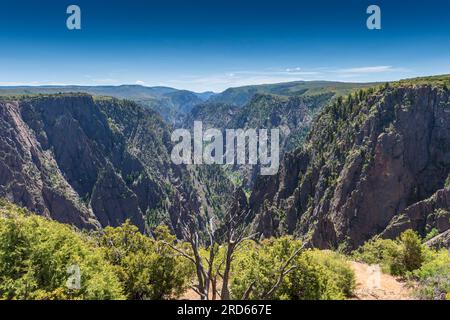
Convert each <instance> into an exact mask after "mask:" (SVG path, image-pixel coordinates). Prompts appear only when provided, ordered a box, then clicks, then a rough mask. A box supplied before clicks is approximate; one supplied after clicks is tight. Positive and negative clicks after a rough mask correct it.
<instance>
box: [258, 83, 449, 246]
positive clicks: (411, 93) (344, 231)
mask: <svg viewBox="0 0 450 320" xmlns="http://www.w3.org/2000/svg"><path fill="white" fill-rule="evenodd" d="M449 172H450V98H449V91H448V89H447V88H446V87H445V86H442V85H432V84H431V85H414V84H408V83H402V84H396V85H395V86H394V87H391V86H386V87H383V88H380V89H377V90H376V91H373V90H364V91H360V92H357V93H356V94H354V95H351V96H349V97H348V98H347V99H342V100H341V99H338V101H336V102H335V103H333V104H331V105H330V106H328V107H327V108H326V109H325V111H324V112H322V114H321V115H320V116H319V117H318V119H317V121H316V122H315V123H314V125H313V129H312V131H311V133H310V135H309V138H308V140H307V143H306V144H305V146H304V148H302V149H300V150H297V151H296V152H294V153H292V154H289V155H286V157H285V159H284V161H283V163H282V168H281V169H280V172H279V174H278V176H275V177H272V178H266V179H263V180H261V181H259V182H258V183H257V184H256V187H255V190H254V192H253V194H252V198H251V199H250V202H251V206H252V208H253V211H254V214H255V228H257V229H261V230H262V234H263V235H264V236H271V235H274V234H283V233H290V234H294V235H297V236H299V237H301V238H302V239H304V240H305V241H306V242H307V243H308V244H310V245H311V246H317V247H321V248H327V247H337V246H339V245H342V244H345V245H346V246H347V247H348V248H355V247H357V246H359V245H361V244H362V243H364V241H366V240H368V239H370V238H372V237H373V236H375V235H379V234H382V233H383V232H386V235H388V233H389V232H392V233H391V234H389V235H390V236H393V235H394V234H396V233H397V232H393V231H388V229H389V228H388V227H389V225H390V223H391V222H392V221H394V220H395V219H398V218H399V216H400V215H402V214H403V213H404V212H405V210H407V208H409V207H411V206H413V205H414V204H416V203H418V202H420V201H422V200H424V199H427V198H429V197H430V196H432V195H433V194H434V193H435V192H436V191H437V190H439V189H441V188H443V186H444V181H445V179H446V178H447V176H448V175H449ZM262 203H266V204H267V205H268V206H269V207H272V208H268V209H267V208H266V209H264V206H262V205H261V204H262ZM413 210H414V209H409V212H411V214H412V212H413ZM421 214H423V215H425V219H427V217H429V214H427V213H424V212H422V213H421ZM423 215H422V218H423V217H424V216H423ZM405 226H406V225H404V227H405ZM387 228H388V229H387ZM416 229H417V230H418V231H423V229H422V230H421V229H420V228H416ZM392 230H393V229H392Z"/></svg>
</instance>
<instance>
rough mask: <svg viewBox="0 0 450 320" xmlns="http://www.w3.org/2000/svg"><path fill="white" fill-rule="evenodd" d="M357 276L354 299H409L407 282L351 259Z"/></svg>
mask: <svg viewBox="0 0 450 320" xmlns="http://www.w3.org/2000/svg"><path fill="white" fill-rule="evenodd" d="M349 263H350V266H351V267H352V268H353V270H354V272H355V277H356V289H355V296H354V297H353V299H356V300H409V299H412V290H411V289H409V288H408V287H407V286H406V283H404V282H401V281H399V280H397V279H396V278H395V277H393V276H390V275H388V274H384V273H382V272H381V270H380V269H379V268H377V267H374V266H369V265H367V264H364V263H360V262H354V261H350V262H349ZM378 271H379V272H378ZM180 299H181V300H199V299H200V298H199V296H198V294H197V293H195V292H194V291H193V290H192V289H189V290H187V291H186V292H185V293H184V294H183V295H182V296H181V297H180Z"/></svg>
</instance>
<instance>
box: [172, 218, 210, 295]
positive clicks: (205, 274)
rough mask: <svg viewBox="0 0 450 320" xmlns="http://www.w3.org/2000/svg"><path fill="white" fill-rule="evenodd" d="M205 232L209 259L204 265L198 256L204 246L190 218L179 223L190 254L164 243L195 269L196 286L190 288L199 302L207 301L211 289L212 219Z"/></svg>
mask: <svg viewBox="0 0 450 320" xmlns="http://www.w3.org/2000/svg"><path fill="white" fill-rule="evenodd" d="M206 229H207V232H208V235H209V241H210V250H209V257H208V258H207V259H205V260H206V264H205V263H204V260H203V258H202V256H201V254H200V249H201V248H202V246H203V245H204V243H202V241H201V237H200V235H199V234H200V232H199V230H198V227H197V225H196V223H195V222H194V221H193V219H192V216H190V217H188V218H187V220H186V221H185V222H182V223H181V233H182V236H183V239H184V240H185V241H186V242H188V243H189V244H190V248H191V250H192V252H191V253H189V252H187V251H185V250H183V249H181V248H179V247H177V246H175V245H173V244H171V243H167V242H164V244H165V245H167V246H169V247H170V248H171V249H173V250H174V251H176V252H178V253H179V254H180V255H181V256H183V257H184V258H186V259H187V260H189V261H190V262H191V263H192V264H193V265H194V267H195V273H196V276H197V284H196V285H193V286H192V287H191V288H192V290H194V291H195V292H196V293H197V294H198V295H199V296H200V299H201V300H209V290H210V288H211V277H212V272H213V264H214V260H215V256H216V250H215V244H216V239H215V233H216V232H215V227H214V221H213V219H210V220H209V221H208V224H207V227H206Z"/></svg>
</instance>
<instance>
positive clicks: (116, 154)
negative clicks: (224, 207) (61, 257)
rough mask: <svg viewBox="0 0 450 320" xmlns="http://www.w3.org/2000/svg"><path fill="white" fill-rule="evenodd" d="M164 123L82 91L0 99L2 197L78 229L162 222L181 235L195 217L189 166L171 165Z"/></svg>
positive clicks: (194, 192)
mask: <svg viewBox="0 0 450 320" xmlns="http://www.w3.org/2000/svg"><path fill="white" fill-rule="evenodd" d="M170 150H171V142H170V135H169V130H168V127H167V126H166V125H165V124H164V122H163V121H162V120H161V118H160V117H159V116H158V115H157V114H156V113H154V112H152V111H148V110H143V109H142V108H140V107H138V106H137V105H136V104H134V103H132V102H128V101H123V100H116V99H110V98H105V99H98V98H96V99H94V98H93V97H91V96H89V95H86V94H59V95H48V96H45V95H41V96H35V97H23V98H21V99H19V100H17V101H3V102H0V158H1V161H0V197H5V198H8V199H9V200H10V201H12V202H15V203H17V204H19V205H22V206H25V207H27V208H29V209H31V210H33V211H35V212H37V213H39V214H42V215H46V216H48V217H51V218H53V219H55V220H58V221H61V222H65V223H70V224H73V225H75V226H77V227H80V228H98V227H99V226H109V225H111V226H117V225H120V224H121V223H123V222H124V221H125V220H127V219H130V220H131V221H132V223H134V224H135V225H137V226H138V227H139V228H140V230H142V231H145V230H146V227H149V221H152V222H153V223H157V224H158V223H161V222H165V223H167V224H169V226H171V227H172V228H173V230H174V231H175V232H177V233H179V230H178V227H179V226H178V222H179V221H180V219H181V220H182V219H183V217H185V216H186V215H188V214H196V216H198V219H199V220H200V221H201V220H202V216H203V215H204V212H203V211H202V208H200V204H199V195H198V192H197V190H196V189H195V188H194V187H193V186H192V183H191V181H192V179H191V177H190V172H189V171H188V170H186V169H185V168H184V167H180V166H174V165H172V162H171V160H170V156H169V152H170Z"/></svg>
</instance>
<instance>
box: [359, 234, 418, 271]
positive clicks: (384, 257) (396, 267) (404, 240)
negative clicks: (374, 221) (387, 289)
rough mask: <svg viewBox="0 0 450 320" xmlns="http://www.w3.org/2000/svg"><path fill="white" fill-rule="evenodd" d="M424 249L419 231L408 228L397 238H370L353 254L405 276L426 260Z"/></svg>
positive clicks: (364, 260)
mask: <svg viewBox="0 0 450 320" xmlns="http://www.w3.org/2000/svg"><path fill="white" fill-rule="evenodd" d="M423 250H424V249H423V246H422V241H421V239H420V237H419V236H418V235H417V233H415V232H414V231H412V230H406V231H405V232H403V233H402V234H401V235H400V237H398V238H397V239H396V240H388V239H376V240H370V241H368V242H366V243H365V244H364V245H363V246H362V247H361V248H359V249H358V250H356V251H355V252H354V253H353V256H354V258H355V259H356V260H359V261H363V262H365V263H368V264H380V265H381V268H382V270H383V271H384V272H387V273H390V274H392V275H398V276H404V275H405V274H406V273H407V272H409V271H413V270H416V269H418V268H420V266H421V265H422V263H423V261H424V253H423Z"/></svg>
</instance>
